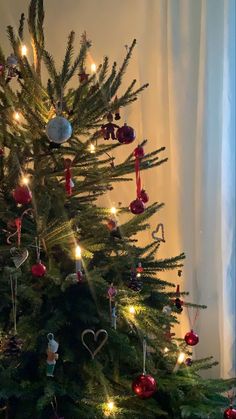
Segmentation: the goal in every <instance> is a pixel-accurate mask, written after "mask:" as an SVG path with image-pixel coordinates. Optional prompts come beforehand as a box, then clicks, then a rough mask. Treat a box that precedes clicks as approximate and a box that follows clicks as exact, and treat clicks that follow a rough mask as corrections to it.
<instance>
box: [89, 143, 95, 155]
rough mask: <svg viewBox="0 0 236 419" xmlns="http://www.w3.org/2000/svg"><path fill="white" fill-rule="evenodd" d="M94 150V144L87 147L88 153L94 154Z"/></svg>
mask: <svg viewBox="0 0 236 419" xmlns="http://www.w3.org/2000/svg"><path fill="white" fill-rule="evenodd" d="M95 150H96V147H95V145H94V144H90V147H89V151H90V153H92V154H94V153H95Z"/></svg>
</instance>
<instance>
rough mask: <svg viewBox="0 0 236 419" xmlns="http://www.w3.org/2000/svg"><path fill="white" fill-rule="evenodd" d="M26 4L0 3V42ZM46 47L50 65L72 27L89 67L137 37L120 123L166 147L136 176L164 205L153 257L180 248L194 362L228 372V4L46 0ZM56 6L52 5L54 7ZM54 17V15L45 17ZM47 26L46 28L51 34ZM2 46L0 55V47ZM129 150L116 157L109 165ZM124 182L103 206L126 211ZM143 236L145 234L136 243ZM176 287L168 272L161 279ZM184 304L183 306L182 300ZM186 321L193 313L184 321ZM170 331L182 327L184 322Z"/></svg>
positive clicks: (231, 310) (231, 151) (232, 329)
mask: <svg viewBox="0 0 236 419" xmlns="http://www.w3.org/2000/svg"><path fill="white" fill-rule="evenodd" d="M27 4H28V0H21V2H18V1H17V0H8V2H7V3H6V2H4V4H1V5H0V11H1V13H0V16H1V17H0V20H1V26H0V34H1V39H3V30H4V26H6V25H7V24H9V23H10V24H13V25H14V24H16V23H17V20H18V15H19V13H20V12H21V11H22V9H23V10H26V9H27ZM45 5H46V9H47V19H46V32H47V46H48V48H49V49H50V50H51V51H52V52H53V53H54V55H55V58H56V60H57V61H58V62H60V60H61V58H62V44H63V46H64V45H65V43H66V36H67V33H68V32H69V31H70V30H71V29H74V30H76V31H78V32H82V31H83V30H84V29H86V30H87V33H88V36H89V37H90V38H91V39H92V40H93V45H94V47H93V49H92V52H91V60H94V61H95V62H99V61H100V60H101V59H102V57H103V56H104V55H105V54H107V55H108V56H110V58H111V61H112V60H117V61H118V62H119V61H120V60H121V58H122V57H123V55H124V52H125V48H124V46H125V44H127V43H130V42H131V40H132V39H133V38H137V41H138V44H137V48H136V52H135V53H134V56H133V61H132V63H131V65H130V67H129V70H128V72H127V78H126V82H125V84H127V83H128V82H129V81H130V79H132V78H136V79H137V81H138V83H146V82H147V81H149V82H150V87H149V89H148V90H147V91H146V92H144V93H143V95H142V96H141V98H140V100H139V101H138V102H137V103H135V104H134V105H132V106H130V107H129V108H128V109H127V110H125V112H123V113H122V115H123V116H124V117H125V119H127V121H128V122H129V124H130V125H132V126H134V127H135V128H136V131H137V137H138V139H143V138H148V139H149V146H148V147H147V149H149V150H151V149H152V148H153V147H160V146H163V145H164V146H166V152H165V153H163V154H164V155H165V156H168V157H169V161H168V163H167V164H165V165H164V166H162V167H161V168H158V169H157V170H155V171H153V172H152V173H148V172H147V173H144V174H143V180H144V183H145V187H146V189H147V190H148V192H149V195H150V198H151V202H152V201H154V200H158V201H159V202H165V203H166V207H165V209H164V210H162V212H160V213H159V214H158V215H157V216H156V217H155V218H154V219H153V221H152V228H154V226H155V225H156V224H157V223H158V222H164V224H165V233H166V244H163V246H162V248H161V249H160V252H159V254H160V256H161V257H162V256H171V255H173V254H177V253H178V252H181V251H182V250H184V251H185V252H186V255H187V260H186V264H185V269H184V281H183V283H182V282H181V289H182V290H184V289H187V290H189V291H190V296H189V298H188V300H189V301H193V302H195V303H200V304H206V305H207V306H208V310H206V311H203V312H201V313H200V316H199V320H198V322H197V324H196V331H197V332H198V334H199V337H200V343H199V345H198V346H197V347H196V353H195V356H196V357H205V356H208V355H214V357H215V358H216V359H217V360H218V361H219V367H218V368H214V370H212V371H211V372H208V376H209V375H210V376H219V375H221V376H224V377H227V376H232V375H234V374H236V343H235V339H236V337H235V336H236V321H235V314H236V307H235V306H236V286H235V261H234V256H235V123H234V114H235V0H120V1H116V0H62V1H60V2H59V5H58V0H50V2H49V1H45ZM58 6H59V7H58ZM55 11H56V17H55ZM52 28H53V29H52ZM6 48H7V47H6ZM132 149H133V145H130V146H124V147H123V148H122V149H121V148H120V149H119V152H118V153H117V155H116V161H119V158H121V159H122V158H123V157H125V156H126V155H127V153H129V152H130V151H131V150H132ZM134 197H135V187H134V184H129V185H128V184H127V183H125V184H124V185H123V186H119V188H115V190H114V192H113V193H112V194H111V195H110V196H109V199H108V200H107V201H106V203H107V204H108V205H110V203H111V202H112V203H117V202H119V201H121V202H122V204H127V205H128V204H129V202H130V200H131V199H133V198H134ZM150 238H151V231H150V232H148V233H147V234H146V235H144V236H143V237H142V240H143V241H147V240H149V239H150ZM164 277H165V278H167V279H170V280H173V281H177V275H176V274H175V273H169V274H165V276H164ZM186 299H187V298H186ZM190 314H191V315H194V313H190ZM180 321H181V324H180V327H179V328H178V329H177V331H176V333H178V334H179V335H180V336H184V334H185V333H186V331H187V330H188V328H189V325H188V319H187V316H186V310H185V314H182V315H181V317H180Z"/></svg>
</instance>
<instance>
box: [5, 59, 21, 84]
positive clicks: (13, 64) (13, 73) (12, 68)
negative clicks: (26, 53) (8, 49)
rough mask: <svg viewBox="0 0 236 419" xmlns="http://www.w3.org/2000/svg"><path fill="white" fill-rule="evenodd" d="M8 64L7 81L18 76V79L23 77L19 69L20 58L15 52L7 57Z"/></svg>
mask: <svg viewBox="0 0 236 419" xmlns="http://www.w3.org/2000/svg"><path fill="white" fill-rule="evenodd" d="M6 64H7V79H6V83H9V82H10V81H11V79H13V78H14V77H18V79H21V78H22V75H21V72H20V71H19V70H18V69H17V65H18V59H17V57H16V56H15V55H14V54H13V53H11V55H9V57H7V61H6Z"/></svg>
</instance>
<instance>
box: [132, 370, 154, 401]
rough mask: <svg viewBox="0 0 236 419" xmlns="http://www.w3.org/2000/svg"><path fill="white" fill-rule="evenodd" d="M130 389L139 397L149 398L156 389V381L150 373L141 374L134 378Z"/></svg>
mask: <svg viewBox="0 0 236 419" xmlns="http://www.w3.org/2000/svg"><path fill="white" fill-rule="evenodd" d="M132 390H133V392H134V393H135V394H137V396H138V397H140V399H149V398H150V397H152V396H153V394H154V393H155V392H156V391H157V383H156V381H155V379H154V378H153V377H152V376H151V375H148V374H141V375H139V376H138V377H137V378H135V380H134V382H133V384H132Z"/></svg>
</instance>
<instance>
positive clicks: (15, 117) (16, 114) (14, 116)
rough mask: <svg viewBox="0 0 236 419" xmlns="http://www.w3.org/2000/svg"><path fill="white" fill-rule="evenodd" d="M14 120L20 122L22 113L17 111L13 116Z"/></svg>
mask: <svg viewBox="0 0 236 419" xmlns="http://www.w3.org/2000/svg"><path fill="white" fill-rule="evenodd" d="M13 118H14V119H15V121H19V120H20V113H19V112H17V111H15V112H14V114H13Z"/></svg>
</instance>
